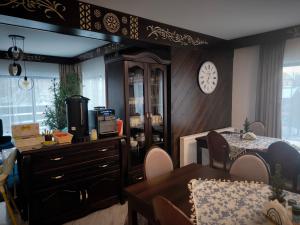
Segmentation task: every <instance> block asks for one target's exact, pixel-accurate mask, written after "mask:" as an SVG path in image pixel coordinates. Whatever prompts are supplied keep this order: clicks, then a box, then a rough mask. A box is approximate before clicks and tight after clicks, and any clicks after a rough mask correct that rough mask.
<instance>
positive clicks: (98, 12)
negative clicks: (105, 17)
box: [94, 9, 101, 18]
mask: <svg viewBox="0 0 300 225" xmlns="http://www.w3.org/2000/svg"><path fill="white" fill-rule="evenodd" d="M94 15H95V17H96V18H100V17H101V12H100V10H99V9H95V10H94Z"/></svg>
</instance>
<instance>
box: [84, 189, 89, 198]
mask: <svg viewBox="0 0 300 225" xmlns="http://www.w3.org/2000/svg"><path fill="white" fill-rule="evenodd" d="M84 191H85V199H88V198H89V194H88V192H87V190H84Z"/></svg>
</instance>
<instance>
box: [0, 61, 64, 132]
mask: <svg viewBox="0 0 300 225" xmlns="http://www.w3.org/2000/svg"><path fill="white" fill-rule="evenodd" d="M8 63H9V61H7V60H1V62H0V66H1V69H0V85H1V88H0V119H2V120H3V132H4V135H10V134H11V125H13V124H24V123H32V122H38V123H39V124H40V130H44V129H46V128H47V127H45V126H44V125H43V121H44V116H43V113H44V111H45V107H46V105H48V106H49V105H51V104H52V96H53V95H52V93H50V91H49V88H50V86H51V85H52V81H51V80H52V79H54V78H58V65H57V64H47V63H29V62H28V63H27V66H26V67H27V75H28V77H30V78H32V79H33V80H34V87H33V89H32V90H29V91H25V90H22V89H20V88H19V86H18V80H19V79H20V77H11V76H9V75H8V74H7V71H6V69H7V67H8V66H7V65H8ZM23 76H24V75H23V74H22V77H23Z"/></svg>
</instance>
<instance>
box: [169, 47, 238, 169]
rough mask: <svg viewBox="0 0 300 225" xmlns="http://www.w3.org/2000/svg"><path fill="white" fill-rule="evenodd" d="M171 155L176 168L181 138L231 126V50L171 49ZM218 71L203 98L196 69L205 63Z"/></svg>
mask: <svg viewBox="0 0 300 225" xmlns="http://www.w3.org/2000/svg"><path fill="white" fill-rule="evenodd" d="M171 58H172V64H171V130H172V135H171V137H172V143H171V152H172V157H173V160H174V163H175V165H176V166H179V158H180V155H179V139H180V137H181V136H185V135H190V134H195V133H200V132H202V131H207V130H212V129H217V128H222V127H227V126H230V125H231V101H232V100H231V99H232V98H231V96H232V65H233V50H232V49H219V50H209V49H206V50H204V49H203V50H192V49H188V48H175V47H173V48H172V50H171ZM206 60H210V61H213V62H214V63H215V64H216V66H217V69H218V73H219V82H218V86H217V88H216V90H215V92H213V93H212V94H210V95H205V94H204V93H203V92H202V91H201V90H200V88H199V86H198V70H199V68H200V65H201V64H202V63H203V62H204V61H206Z"/></svg>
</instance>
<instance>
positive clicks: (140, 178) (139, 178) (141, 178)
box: [136, 177, 144, 180]
mask: <svg viewBox="0 0 300 225" xmlns="http://www.w3.org/2000/svg"><path fill="white" fill-rule="evenodd" d="M136 179H137V180H143V179H144V177H138V178H136Z"/></svg>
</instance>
